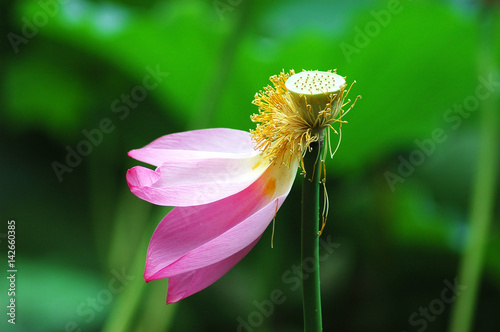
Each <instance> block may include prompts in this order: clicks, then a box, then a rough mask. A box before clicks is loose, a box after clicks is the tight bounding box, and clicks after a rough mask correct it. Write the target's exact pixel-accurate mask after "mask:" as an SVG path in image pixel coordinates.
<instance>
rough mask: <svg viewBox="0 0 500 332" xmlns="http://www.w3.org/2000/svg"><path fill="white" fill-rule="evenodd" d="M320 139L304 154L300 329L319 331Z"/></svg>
mask: <svg viewBox="0 0 500 332" xmlns="http://www.w3.org/2000/svg"><path fill="white" fill-rule="evenodd" d="M322 147H323V144H322V142H321V143H318V142H315V143H313V144H311V150H310V151H308V152H307V153H306V155H305V156H304V170H305V172H306V175H305V177H304V179H303V180H302V229H301V231H302V241H301V247H302V255H301V264H302V273H303V275H302V302H303V312H304V331H305V332H319V331H322V330H323V327H322V321H321V292H320V275H319V234H318V233H319V214H320V212H319V189H320V181H319V178H320V175H321V174H320V173H321V172H320V165H321V162H320V158H319V156H321V149H322Z"/></svg>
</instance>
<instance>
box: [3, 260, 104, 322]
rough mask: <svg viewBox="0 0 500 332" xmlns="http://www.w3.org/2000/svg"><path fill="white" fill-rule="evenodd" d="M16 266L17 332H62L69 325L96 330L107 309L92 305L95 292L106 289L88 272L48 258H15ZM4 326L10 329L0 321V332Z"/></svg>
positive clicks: (102, 282)
mask: <svg viewBox="0 0 500 332" xmlns="http://www.w3.org/2000/svg"><path fill="white" fill-rule="evenodd" d="M18 265H19V268H18V272H17V273H16V295H15V299H16V302H15V303H16V326H15V327H16V329H17V330H20V331H33V332H36V331H63V330H65V328H66V324H67V323H71V322H74V323H75V324H76V325H78V326H79V327H80V328H82V329H83V330H88V329H91V328H94V327H96V326H99V324H100V323H101V322H102V320H103V319H104V317H105V316H106V312H107V311H108V310H109V309H110V305H101V304H100V303H99V302H98V301H96V297H97V295H98V292H99V291H100V290H102V289H107V287H108V284H107V282H106V281H104V280H102V279H101V278H99V277H97V276H96V275H94V274H93V273H91V272H90V271H88V270H82V269H76V268H71V267H69V266H68V265H67V264H66V263H65V264H61V263H55V262H54V261H53V259H51V258H45V259H43V258H38V259H37V260H36V261H33V260H22V261H21V260H19V258H18ZM5 280H6V278H2V281H1V285H2V289H5V290H6V289H8V287H7V283H6V281H5ZM2 298H3V299H7V297H2ZM104 298H105V297H103V299H104ZM89 299H90V300H92V299H93V300H95V301H96V302H95V306H93V305H92V303H89V302H88V301H89ZM2 303H5V302H4V301H2ZM97 309H99V310H97ZM28 317H29V319H28ZM7 325H10V324H8V323H7V320H6V319H2V321H1V323H0V328H1V329H2V331H7V330H8V329H7V328H6V326H7Z"/></svg>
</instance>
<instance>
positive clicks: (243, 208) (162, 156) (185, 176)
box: [127, 71, 352, 303]
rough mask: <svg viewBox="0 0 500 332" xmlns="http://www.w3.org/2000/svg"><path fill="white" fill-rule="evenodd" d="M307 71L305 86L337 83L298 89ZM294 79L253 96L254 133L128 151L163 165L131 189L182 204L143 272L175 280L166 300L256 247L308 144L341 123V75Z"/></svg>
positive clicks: (226, 132) (143, 171) (182, 139)
mask: <svg viewBox="0 0 500 332" xmlns="http://www.w3.org/2000/svg"><path fill="white" fill-rule="evenodd" d="M304 73H312V74H313V75H316V76H315V77H316V78H317V77H319V78H318V79H316V80H315V77H313V78H311V77H309V75H308V77H307V80H309V79H310V80H311V81H314V82H319V81H321V82H324V81H326V83H328V84H330V85H328V86H327V88H326V89H325V87H323V86H322V87H321V89H322V90H318V88H315V89H316V90H314V89H313V88H311V89H310V92H311V93H308V92H307V91H306V92H304V91H302V90H303V89H304V87H303V86H301V87H299V88H301V89H302V90H298V87H297V83H296V82H297V81H298V82H301V81H304V80H306V79H305V78H304V77H305V76H304V75H305V74H304ZM317 73H319V75H318V74H317ZM293 74H294V72H293V71H291V72H290V74H285V73H281V74H280V75H279V76H273V77H272V78H271V81H272V82H273V84H274V87H270V86H268V87H266V88H265V91H264V92H261V93H259V94H257V95H256V99H255V101H254V104H256V105H257V106H259V109H260V112H259V114H257V115H253V116H252V121H254V122H257V123H259V124H258V125H257V128H256V129H255V130H254V131H251V132H250V133H249V132H244V131H240V130H234V129H224V128H220V129H203V130H195V131H189V132H183V133H176V134H171V135H166V136H163V137H161V138H159V139H157V140H155V141H153V142H152V143H150V144H148V145H146V146H145V147H143V148H141V149H137V150H132V151H130V152H129V156H130V157H132V158H135V159H137V160H139V161H142V162H145V163H148V164H151V165H153V166H155V167H156V169H155V170H152V169H149V168H146V167H141V166H136V167H134V168H132V169H130V170H129V171H128V172H127V182H128V185H129V187H130V190H131V191H132V193H134V194H135V195H136V196H138V197H139V198H141V199H144V200H146V201H148V202H151V203H153V204H157V205H164V206H175V208H174V209H173V210H172V211H171V212H170V213H169V214H167V216H165V218H163V220H162V221H161V222H160V224H159V225H158V227H157V228H156V230H155V232H154V233H153V236H152V238H151V241H150V243H149V248H148V252H147V257H146V268H145V273H144V278H145V280H146V281H147V282H149V281H151V280H156V279H162V278H169V284H168V293H167V303H173V302H177V301H179V300H181V299H183V298H185V297H188V296H190V295H192V294H194V293H196V292H198V291H200V290H202V289H204V288H206V287H207V286H209V285H211V284H212V283H214V282H215V281H216V280H218V279H219V278H220V277H222V276H223V275H224V274H225V273H226V272H228V271H229V270H230V269H231V268H232V267H233V266H234V265H235V264H236V263H238V262H239V261H240V260H241V259H242V258H243V257H244V256H245V255H246V254H247V253H248V252H249V251H250V250H251V249H252V248H253V247H254V246H255V244H256V243H257V241H258V240H259V239H260V237H261V236H262V234H263V232H264V230H265V229H266V228H267V226H268V225H269V223H270V222H271V221H272V220H273V218H274V217H275V215H276V213H277V211H278V209H279V208H280V206H281V205H282V204H283V202H284V200H285V198H286V197H287V195H288V193H289V192H290V189H291V187H292V184H293V182H294V178H295V175H296V173H297V168H298V167H299V166H300V165H301V161H302V156H303V154H304V153H305V152H306V151H307V149H308V147H309V144H311V143H312V142H315V141H318V140H319V139H320V138H322V135H323V130H324V129H325V128H329V127H331V125H332V123H334V122H342V120H341V119H340V118H341V116H342V115H343V114H345V113H346V112H344V113H343V112H342V110H341V107H342V106H343V102H344V99H345V97H346V95H347V93H345V87H346V84H345V79H344V78H343V77H341V76H339V75H337V74H335V73H331V72H302V73H299V74H297V75H294V76H300V77H298V80H297V79H295V78H294V79H292V80H289V83H290V82H292V81H293V83H294V84H295V87H293V86H292V87H290V86H288V85H286V82H287V80H288V79H289V78H290V76H291V75H293ZM294 76H292V77H294ZM306 83H307V81H306ZM322 84H323V83H322ZM314 93H315V94H314ZM311 96H312V97H311ZM308 98H309V99H308ZM311 98H313V99H312V100H314V101H315V102H316V103H315V106H313V107H311V104H312V101H311ZM320 99H321V100H322V101H321V103H322V104H320V106H319V109H318V104H319V103H318V102H317V100H320ZM351 107H352V106H351ZM318 123H319V124H320V126H319V127H318ZM318 128H320V130H319V129H318Z"/></svg>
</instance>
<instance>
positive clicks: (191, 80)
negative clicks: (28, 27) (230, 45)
mask: <svg viewBox="0 0 500 332" xmlns="http://www.w3.org/2000/svg"><path fill="white" fill-rule="evenodd" d="M160 4H161V5H160ZM59 9H60V11H61V12H60V14H59V15H57V16H55V17H52V18H51V19H50V22H49V23H48V24H47V25H46V26H44V27H42V28H41V29H40V33H41V34H43V35H46V36H48V37H50V38H55V39H57V40H61V41H64V42H65V43H67V44H70V45H73V46H75V47H77V48H80V49H82V50H84V51H86V52H89V53H92V54H95V55H97V56H99V57H101V58H103V59H105V60H106V61H108V62H109V63H111V64H112V65H115V66H117V67H119V68H121V69H122V70H123V71H124V72H126V73H128V74H130V75H132V76H133V77H135V79H136V80H137V82H138V84H139V85H141V84H142V85H144V82H143V80H144V78H146V77H147V76H148V75H151V72H156V73H157V74H156V75H157V76H159V77H157V80H156V82H157V83H158V86H157V88H156V87H155V88H152V93H153V94H154V95H155V96H156V98H157V99H158V100H159V101H160V102H162V103H163V105H164V109H165V110H168V108H170V107H172V106H175V111H172V112H171V113H170V114H171V116H173V117H174V118H176V119H178V120H181V121H185V120H186V119H187V118H188V117H187V116H186V112H188V114H193V113H196V112H201V111H202V109H200V107H201V106H202V105H199V104H198V103H199V101H200V98H202V97H203V92H204V91H206V89H207V88H208V87H209V86H210V84H211V77H212V76H213V75H214V74H216V73H213V72H212V66H213V63H214V62H216V61H217V59H218V56H219V52H220V51H219V50H220V48H221V44H222V43H223V41H224V37H225V36H226V35H227V33H228V31H229V30H228V28H229V25H230V21H228V22H227V23H226V24H217V23H219V22H218V17H217V13H216V11H215V8H214V7H212V6H210V5H209V4H208V3H206V2H204V1H196V0H193V1H171V2H168V3H166V2H165V3H159V4H158V5H157V7H154V8H151V9H149V10H147V11H146V10H143V11H139V10H134V11H133V10H131V8H129V7H126V6H123V5H120V4H111V3H93V2H89V1H86V0H74V1H70V2H68V3H65V4H62V5H61V7H60V8H59ZM37 11H40V7H39V5H38V4H37V3H34V2H32V3H29V4H25V5H24V6H23V7H22V13H23V14H24V15H26V16H27V17H32V16H33V15H34V13H36V12H37ZM148 68H149V69H148ZM167 74H168V76H167ZM150 84H152V85H154V82H153V80H150Z"/></svg>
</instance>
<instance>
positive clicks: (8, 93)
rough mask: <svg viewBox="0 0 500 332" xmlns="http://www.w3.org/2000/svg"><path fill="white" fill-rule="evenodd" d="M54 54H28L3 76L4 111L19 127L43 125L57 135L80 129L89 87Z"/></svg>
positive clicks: (13, 64) (49, 131)
mask: <svg viewBox="0 0 500 332" xmlns="http://www.w3.org/2000/svg"><path fill="white" fill-rule="evenodd" d="M73 74H74V73H72V72H70V71H68V70H66V68H64V67H63V66H60V65H58V64H57V63H56V62H54V59H53V57H52V59H51V58H48V57H44V56H42V57H39V58H29V59H28V58H25V59H21V60H19V61H17V62H14V63H12V64H11V66H10V67H8V68H7V72H6V74H5V77H4V82H5V90H4V91H5V103H6V106H7V107H6V108H5V115H6V116H7V117H8V120H9V121H11V123H12V124H13V125H16V126H18V127H20V128H25V127H28V128H36V127H42V128H44V129H45V130H46V131H47V132H48V133H51V134H53V135H55V136H66V135H68V133H71V132H75V131H79V130H80V125H81V120H82V118H83V114H84V112H85V110H86V107H87V106H88V104H89V103H88V100H87V98H86V96H88V91H87V89H86V87H85V86H83V85H82V84H81V82H80V80H79V79H78V78H75V77H74V75H73Z"/></svg>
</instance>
